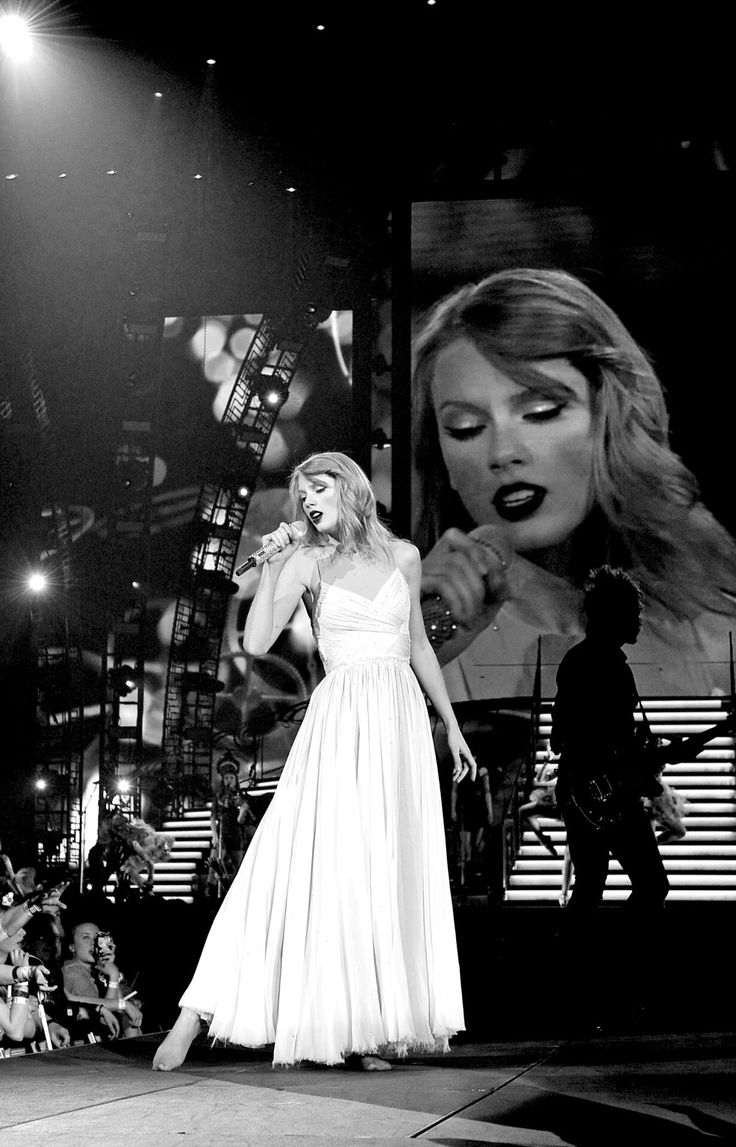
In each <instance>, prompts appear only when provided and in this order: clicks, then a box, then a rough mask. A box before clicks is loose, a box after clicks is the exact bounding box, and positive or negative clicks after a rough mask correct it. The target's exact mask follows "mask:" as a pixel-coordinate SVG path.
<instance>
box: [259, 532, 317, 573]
mask: <svg viewBox="0 0 736 1147" xmlns="http://www.w3.org/2000/svg"><path fill="white" fill-rule="evenodd" d="M306 532H307V527H306V526H305V524H304V522H281V524H280V525H279V527H278V528H277V529H275V530H272V531H271V533H270V534H264V535H263V538H262V540H261V546H262V547H266V546H268V547H269V548H270V547H271V545H273V546H275V547H276V549H275V550H274V552H273V554H271V555H269V557H268V558H266V563H267V564H268V565H270V566H281V565H283V564H284V562H286V561H288V560H289V558H290V557H291V555H292V554H293V553H294V551H295V550H296V549H298V547H299V546H300V545H301V543H302V539H303V538H304V535H305V534H306ZM264 564H265V563H264Z"/></svg>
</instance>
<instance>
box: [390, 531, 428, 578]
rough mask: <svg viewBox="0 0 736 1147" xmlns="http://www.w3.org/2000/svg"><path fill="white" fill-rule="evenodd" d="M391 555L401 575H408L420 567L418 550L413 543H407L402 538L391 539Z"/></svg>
mask: <svg viewBox="0 0 736 1147" xmlns="http://www.w3.org/2000/svg"><path fill="white" fill-rule="evenodd" d="M391 553H392V555H393V559H394V561H395V562H396V564H397V566H398V567H399V569H400V570H401V572H402V573H408V572H410V571H411V570H415V569H417V568H419V567H420V566H421V558H420V556H419V550H418V549H417V547H416V546H415V545H414V544H413V542H407V541H406V540H405V539H404V538H392V539H391Z"/></svg>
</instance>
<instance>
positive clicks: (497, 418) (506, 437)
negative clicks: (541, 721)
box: [411, 196, 736, 701]
mask: <svg viewBox="0 0 736 1147" xmlns="http://www.w3.org/2000/svg"><path fill="white" fill-rule="evenodd" d="M687 230H688V229H687V228H680V230H678V227H677V225H676V223H675V222H674V221H672V220H669V221H668V220H667V219H666V218H663V217H658V216H657V213H656V210H655V209H654V207H653V205H652V204H649V205H646V204H642V205H641V206H640V208H639V209H638V210H637V211H632V210H631V209H629V214H628V216H624V215H623V214H622V216H621V217H618V216H617V215H616V214H615V212H612V210H611V207H610V205H606V204H603V203H601V204H597V205H596V204H595V203H593V204H591V203H583V202H582V201H581V202H579V203H574V202H562V201H559V202H555V201H545V202H542V201H534V200H533V199H530V198H521V197H520V198H514V197H513V196H505V197H498V198H494V197H492V196H489V197H488V198H485V199H483V198H477V199H472V200H458V199H452V198H449V199H436V200H427V201H419V200H418V201H415V202H414V203H413V205H412V231H411V258H412V272H411V301H412V339H413V373H412V384H411V387H412V395H411V398H412V467H413V472H412V522H413V527H412V536H413V540H414V541H415V542H416V544H417V545H418V546H419V549H420V551H421V553H422V558H423V584H424V588H425V591H426V597H427V599H429V600H431V599H432V598H434V599H435V600H437V609H436V612H435V613H432V610H431V608H430V607H428V609H427V611H426V613H425V616H426V617H428V618H429V621H430V625H432V626H434V629H433V633H434V635H435V646H436V649H437V653H438V657H439V659H440V662H441V664H442V665H443V670H444V674H445V679H446V681H447V684H448V689H449V691H450V695H451V697H452V698H453V700H455V701H475V700H480V699H496V700H498V699H503V698H517V699H518V698H525V697H529V696H531V694H532V690H533V688H534V683H535V678H536V681H537V688H538V689H539V688H540V687H541V695H542V696H553V695H554V691H555V675H556V671H557V667H558V665H559V662H560V660H561V659H562V657H563V655H564V653H565V652H566V651H567V649H568V648H570V646H571V645H573V644H575V642H576V641H578V640H580V639H581V638H582V636H583V634H584V626H585V618H584V616H583V613H582V597H583V590H584V586H585V582H586V579H587V577H588V575H589V574H590V572H591V571H592V570H594V569H595V568H597V567H599V566H600V565H603V564H619V565H621V566H623V567H624V568H626V569H627V570H628V571H629V572H630V573H631V574H632V576H634V577H635V578H636V579H637V581H638V582H639V584H640V587H641V589H642V592H643V594H644V602H645V604H644V612H643V624H642V629H641V632H640V634H639V637H638V640H637V641H636V642H635V643H629V644H627V645H626V648H625V652H626V656H627V657H628V659H629V661H630V662H631V663H632V665H633V666H634V667H635V672H636V678H637V682H638V687H639V690H640V692H641V693H642V694H643V695H650V696H661V697H667V696H673V697H674V696H687V695H703V694H705V695H712V696H722V695H724V694H727V693H728V692H729V690H730V688H731V667H730V664H729V658H730V640H729V638H730V628H731V626H732V625H733V619H734V607H733V602H734V599H733V593H732V592H729V587H731V591H732V589H733V586H734V578H733V573H734V570H735V569H736V565H735V564H734V547H733V541H732V533H733V526H734V519H733V513H732V510H731V507H730V505H729V503H728V500H727V499H726V498H724V489H723V476H722V474H721V473H719V467H720V463H719V462H718V460H717V458H715V457H714V455H713V453H712V451H709V449H708V447H707V445H706V443H707V440H708V437H709V436H710V435H712V434H714V433H715V434H716V435H717V434H718V430H717V428H716V427H715V426H714V420H713V417H712V411H713V410H714V409H717V405H718V402H719V401H720V399H719V398H718V389H717V378H718V375H719V372H720V370H721V369H722V360H723V357H724V356H725V348H724V346H723V339H722V335H720V334H719V332H718V331H717V330H714V327H713V322H712V317H708V321H707V322H706V318H707V316H708V312H707V305H708V302H709V303H713V300H714V296H715V295H716V294H717V291H718V283H719V281H720V280H721V278H722V276H723V274H724V270H723V268H722V267H721V266H720V265H719V262H718V259H717V258H715V257H714V259H713V266H712V268H711V276H710V278H709V279H708V280H707V281H706V280H705V279H703V278H701V279H700V280H699V286H698V288H696V287H695V278H694V268H693V252H692V249H691V247H690V245H689V239H688V236H687V234H686V231H687ZM701 270H702V268H701ZM698 290H700V291H703V290H704V291H705V293H706V295H707V297H708V302H706V299H704V298H699V297H698ZM699 323H702V326H701V327H700V329H699V325H698V324H699ZM705 337H707V339H708V341H707V344H704V342H703V339H704V338H705ZM694 370H695V371H696V372H697V377H698V379H699V385H698V386H697V387H694V386H693V374H694ZM443 620H444V621H446V623H445V624H443Z"/></svg>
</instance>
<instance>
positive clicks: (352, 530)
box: [289, 451, 395, 560]
mask: <svg viewBox="0 0 736 1147" xmlns="http://www.w3.org/2000/svg"><path fill="white" fill-rule="evenodd" d="M321 474H327V475H328V476H329V477H330V478H332V480H333V481H334V483H335V491H336V498H337V511H338V530H339V537H338V545H337V548H338V551H339V552H341V553H351V554H361V555H362V556H364V557H375V556H377V555H378V556H382V557H384V558H387V559H389V560H390V559H391V543H392V542H393V541H394V540H395V539H394V535H393V534H392V533H391V531H390V530H388V529H387V528H386V527H385V526H384V525H383V523H382V522H380V521H379V518H378V509H377V506H376V496H375V494H374V493H373V487H372V486H371V484H370V482H369V481H368V478H367V476H366V474H365V473H364V472H363V470H361V468H360V466H359V465H358V464H357V462H354V461H353V459H352V458H349V457H348V455H347V454H341V453H339V452H338V451H323V452H321V453H318V454H310V456H309V457H308V458H305V459H304V461H303V462H300V463H299V464H298V465H297V466H295V467H294V470H293V471H292V474H291V477H290V479H289V493H290V495H291V500H292V502H293V504H294V513H295V515H296V517H297V519H299V520H301V521H302V522H304V523H305V525H306V527H307V533H306V536H305V545H309V546H319V547H327V546H330V545H331V542H330V541H329V539H328V538H326V537H325V536H324V535H323V534H321V533H320V532H319V530H317V529H316V528H315V526H314V524H313V523H312V522H311V520H310V519H309V517H308V516H307V514H305V512H304V506H303V504H302V501H301V499H300V497H299V478H300V477H301V476H302V475H303V476H304V477H305V478H312V479H314V478H316V477H318V476H319V475H321Z"/></svg>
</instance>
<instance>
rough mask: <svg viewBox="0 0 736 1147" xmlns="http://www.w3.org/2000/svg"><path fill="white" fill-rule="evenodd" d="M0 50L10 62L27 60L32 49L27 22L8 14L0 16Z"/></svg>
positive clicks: (31, 38) (31, 39)
mask: <svg viewBox="0 0 736 1147" xmlns="http://www.w3.org/2000/svg"><path fill="white" fill-rule="evenodd" d="M0 48H2V50H3V51H4V52H5V55H6V56H7V57H8V58H9V59H11V60H17V61H19V62H21V61H23V60H27V59H28V57H29V56H30V54H31V51H32V49H33V37H32V35H31V29H30V27H29V24H28V21H27V20H24V19H23V18H22V17H21V16H17V15H14V14H12V13H10V12H8V13H5V14H3V15H2V16H0Z"/></svg>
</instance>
